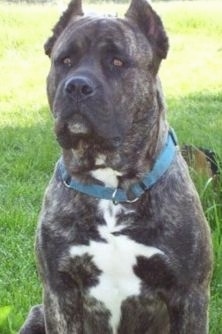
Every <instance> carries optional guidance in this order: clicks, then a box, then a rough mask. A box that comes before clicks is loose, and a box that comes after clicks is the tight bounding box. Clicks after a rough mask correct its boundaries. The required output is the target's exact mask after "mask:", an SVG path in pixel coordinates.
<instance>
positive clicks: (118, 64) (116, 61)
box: [113, 58, 124, 68]
mask: <svg viewBox="0 0 222 334" xmlns="http://www.w3.org/2000/svg"><path fill="white" fill-rule="evenodd" d="M113 66H115V67H119V68H120V67H123V66H124V62H123V61H122V60H121V59H119V58H114V59H113Z"/></svg>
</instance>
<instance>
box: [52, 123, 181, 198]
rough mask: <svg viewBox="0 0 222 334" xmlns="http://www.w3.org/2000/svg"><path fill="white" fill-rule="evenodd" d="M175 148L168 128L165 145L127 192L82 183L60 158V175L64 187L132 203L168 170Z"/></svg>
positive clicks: (173, 138)
mask: <svg viewBox="0 0 222 334" xmlns="http://www.w3.org/2000/svg"><path fill="white" fill-rule="evenodd" d="M176 150H177V138H176V135H175V133H174V131H173V129H170V130H169V133H168V137H167V140H166V143H165V145H164V146H163V148H162V150H161V152H160V154H159V156H158V157H157V159H156V161H155V163H154V165H153V168H152V169H151V170H150V171H149V172H147V173H146V174H145V176H144V178H143V179H142V180H141V181H139V182H138V183H134V184H132V185H131V187H130V189H129V191H128V194H130V195H131V196H128V195H127V193H126V192H125V191H124V190H123V189H121V188H110V187H106V186H102V185H98V184H84V183H81V182H79V181H77V180H76V179H74V178H73V177H70V176H69V175H68V173H67V170H66V168H65V165H64V163H63V161H62V159H61V160H60V161H59V166H58V167H59V172H60V176H61V178H62V180H63V182H64V184H65V186H66V187H68V188H71V189H73V190H76V191H79V192H81V193H84V194H87V195H89V196H93V197H96V198H100V199H107V200H112V201H113V203H114V204H118V203H124V202H125V203H133V202H136V201H137V200H138V199H139V198H140V196H141V195H142V194H144V192H145V191H146V190H148V189H150V188H151V187H152V186H153V185H154V184H155V183H157V181H158V180H159V179H160V178H161V176H163V174H164V173H165V172H166V171H167V170H168V168H169V167H170V165H171V163H172V162H173V160H174V157H175V154H176Z"/></svg>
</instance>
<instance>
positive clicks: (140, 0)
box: [125, 0, 169, 60]
mask: <svg viewBox="0 0 222 334" xmlns="http://www.w3.org/2000/svg"><path fill="white" fill-rule="evenodd" d="M125 16H126V18H129V19H130V20H132V21H134V22H135V23H136V24H137V25H138V26H139V28H140V30H142V32H143V33H144V34H145V36H146V37H147V39H148V40H149V42H150V43H151V45H152V47H153V49H154V51H155V53H156V55H157V56H158V57H159V58H160V60H161V59H163V58H166V56H167V52H168V48H169V43H168V37H167V35H166V32H165V30H164V27H163V24H162V21H161V19H160V17H159V16H158V15H157V14H156V12H155V11H154V10H153V9H152V7H151V6H150V5H149V3H148V2H147V1H146V0H132V1H131V4H130V7H129V9H128V11H127V12H126V14H125Z"/></svg>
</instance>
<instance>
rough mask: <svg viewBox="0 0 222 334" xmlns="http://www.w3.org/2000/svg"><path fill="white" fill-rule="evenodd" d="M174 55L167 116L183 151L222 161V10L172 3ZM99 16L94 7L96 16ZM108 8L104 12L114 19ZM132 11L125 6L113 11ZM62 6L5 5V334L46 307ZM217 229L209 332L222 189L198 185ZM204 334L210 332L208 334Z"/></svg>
mask: <svg viewBox="0 0 222 334" xmlns="http://www.w3.org/2000/svg"><path fill="white" fill-rule="evenodd" d="M154 7H155V8H156V9H157V10H158V12H159V13H160V14H161V16H162V17H163V20H164V22H165V26H166V27H167V30H168V32H169V37H170V42H171V43H170V44H171V49H170V53H169V56H168V59H167V60H166V61H164V62H163V64H162V67H161V71H160V75H161V79H162V83H163V87H164V91H165V95H166V98H167V104H168V109H169V112H168V118H169V120H170V123H171V124H172V125H173V127H174V128H175V130H176V132H177V135H178V137H179V140H180V142H181V143H187V144H194V145H201V146H204V147H209V148H212V149H214V150H215V151H216V152H217V153H218V155H219V157H220V158H221V159H222V116H221V109H222V80H221V68H222V41H221V35H222V20H221V13H222V4H221V3H220V2H216V1H215V2H208V3H207V2H206V3H204V2H200V1H198V2H193V1H192V2H189V1H188V2H186V1H183V2H166V3H155V4H154ZM95 8H98V5H97V6H93V5H90V6H89V9H90V10H91V9H94V10H95ZM106 8H107V5H104V4H103V5H101V6H99V9H101V10H102V11H106ZM110 8H111V10H110V11H111V12H115V11H119V12H123V10H124V8H126V5H119V6H117V5H115V7H114V6H112V5H110ZM58 16H59V10H58V8H57V7H52V6H50V5H44V6H26V5H17V6H13V5H6V4H3V3H1V4H0V29H1V34H0V63H1V67H0V73H1V85H0V115H1V116H0V143H1V144H0V259H1V264H0V333H1V334H10V333H16V330H17V329H18V328H19V326H20V325H21V323H22V322H23V320H24V318H25V316H26V313H27V311H28V309H29V308H30V306H31V305H33V304H35V303H39V302H40V301H41V287H40V284H39V281H38V279H37V274H36V266H35V259H34V251H33V244H34V234H35V229H36V221H37V217H38V212H39V209H40V205H41V200H42V196H43V192H44V189H45V186H46V184H47V182H48V180H49V177H50V174H51V173H52V170H53V166H54V163H55V161H56V159H57V157H58V156H59V148H58V146H57V144H56V142H55V139H54V136H53V124H52V121H51V116H50V114H49V112H48V106H47V100H46V94H45V77H46V75H47V72H48V69H49V60H48V59H47V57H46V56H45V55H44V54H43V48H42V46H43V44H44V42H45V40H46V38H47V37H48V36H49V35H50V30H51V28H52V26H53V23H54V22H55V21H56V19H57V17H58ZM194 178H195V180H196V184H197V187H198V191H199V193H200V196H201V200H202V203H203V206H204V210H205V213H206V215H207V217H208V220H209V222H210V225H211V228H212V239H213V243H214V253H215V270H214V277H213V282H212V289H211V290H212V297H211V305H210V333H211V334H221V333H222V317H221V314H222V279H221V278H222V239H221V238H222V204H221V203H222V185H221V180H219V181H218V184H217V185H216V186H215V185H213V184H212V183H209V184H206V180H200V179H199V178H197V177H195V175H194ZM200 334H201V333H200Z"/></svg>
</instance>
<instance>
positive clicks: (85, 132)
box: [55, 116, 121, 152]
mask: <svg viewBox="0 0 222 334" xmlns="http://www.w3.org/2000/svg"><path fill="white" fill-rule="evenodd" d="M55 134H56V138H57V141H58V143H59V145H60V146H61V147H62V148H64V149H76V150H78V149H79V148H80V147H81V150H82V149H83V148H85V149H86V148H87V149H92V150H97V151H99V152H104V151H115V150H116V149H118V148H119V146H120V145H121V138H120V137H115V136H113V137H112V136H111V137H106V136H104V135H102V134H100V132H99V131H98V133H97V131H95V130H94V129H93V128H92V127H91V126H90V124H89V123H88V122H87V121H86V120H84V119H82V118H80V117H79V116H78V117H75V119H71V120H69V121H62V120H60V119H56V121H55Z"/></svg>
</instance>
